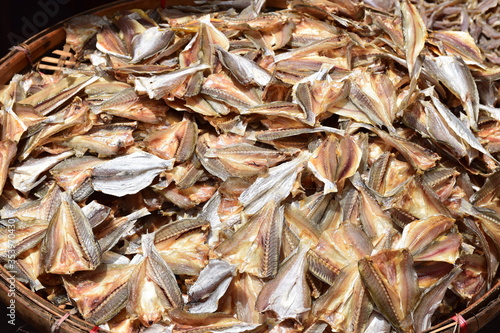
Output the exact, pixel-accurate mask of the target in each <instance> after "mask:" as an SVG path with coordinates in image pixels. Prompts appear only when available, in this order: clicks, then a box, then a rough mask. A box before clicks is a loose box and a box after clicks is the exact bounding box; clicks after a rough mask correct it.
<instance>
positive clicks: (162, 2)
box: [161, 0, 167, 8]
mask: <svg viewBox="0 0 500 333" xmlns="http://www.w3.org/2000/svg"><path fill="white" fill-rule="evenodd" d="M166 5H167V4H166V1H165V0H161V8H165V6H166Z"/></svg>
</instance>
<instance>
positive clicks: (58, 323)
mask: <svg viewBox="0 0 500 333" xmlns="http://www.w3.org/2000/svg"><path fill="white" fill-rule="evenodd" d="M70 314H71V313H69V312H66V314H65V315H64V316H62V317H61V318H59V320H58V321H56V322H55V323H54V325H52V327H51V331H52V332H57V331H58V330H59V327H61V324H62V323H63V321H65V320H66V319H68V318H69V316H70Z"/></svg>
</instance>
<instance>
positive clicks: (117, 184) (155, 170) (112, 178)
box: [92, 151, 173, 197]
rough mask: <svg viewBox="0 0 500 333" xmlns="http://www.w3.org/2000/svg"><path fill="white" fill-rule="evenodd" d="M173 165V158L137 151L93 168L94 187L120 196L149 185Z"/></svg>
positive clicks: (135, 191)
mask: <svg viewBox="0 0 500 333" xmlns="http://www.w3.org/2000/svg"><path fill="white" fill-rule="evenodd" d="M172 166H173V162H172V160H165V159H161V158H159V157H156V156H154V155H152V154H149V153H145V152H142V151H137V152H134V153H132V154H130V155H126V156H122V157H116V158H114V159H112V160H109V161H107V162H105V163H103V164H100V165H98V166H95V167H94V168H93V169H92V187H93V188H94V189H95V190H96V191H101V192H103V193H106V194H110V195H115V196H119V197H121V196H124V195H127V194H134V193H137V192H139V191H140V190H142V189H143V188H145V187H147V186H149V185H150V184H151V182H152V181H153V179H154V178H155V177H156V176H157V175H158V174H159V173H160V172H162V171H163V170H166V169H170V168H171V167H172Z"/></svg>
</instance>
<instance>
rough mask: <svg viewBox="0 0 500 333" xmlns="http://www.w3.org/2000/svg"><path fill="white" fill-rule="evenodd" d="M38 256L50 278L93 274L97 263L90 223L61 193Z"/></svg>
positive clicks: (96, 245) (76, 206)
mask: <svg viewBox="0 0 500 333" xmlns="http://www.w3.org/2000/svg"><path fill="white" fill-rule="evenodd" d="M42 255H43V261H44V267H45V270H46V271H47V272H48V273H53V274H73V273H74V272H77V271H85V270H93V269H95V268H96V267H97V266H98V265H99V263H100V249H99V245H98V244H97V242H96V241H95V239H94V234H93V233H92V229H91V226H90V223H89V221H88V219H87V217H86V216H85V214H84V213H83V211H82V210H81V208H80V207H79V206H78V205H77V204H76V203H75V202H74V201H73V200H72V199H71V197H70V196H69V194H68V193H65V192H63V193H61V205H60V206H59V209H58V210H57V211H56V213H55V214H54V216H53V217H52V219H51V221H50V223H49V225H48V227H47V233H46V235H45V237H44V239H43V242H42Z"/></svg>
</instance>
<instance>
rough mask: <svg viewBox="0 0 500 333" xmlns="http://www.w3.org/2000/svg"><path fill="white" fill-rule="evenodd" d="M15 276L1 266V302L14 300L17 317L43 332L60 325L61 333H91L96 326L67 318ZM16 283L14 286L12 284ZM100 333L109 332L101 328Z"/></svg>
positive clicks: (74, 317) (5, 302) (77, 319)
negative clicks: (14, 277)
mask: <svg viewBox="0 0 500 333" xmlns="http://www.w3.org/2000/svg"><path fill="white" fill-rule="evenodd" d="M12 278H13V276H12V275H11V274H10V273H9V272H8V271H7V270H6V269H5V268H4V267H3V266H0V300H1V301H2V302H3V303H4V304H6V305H7V306H8V305H9V304H11V300H14V303H12V304H14V306H15V317H16V320H18V316H19V317H21V318H22V319H24V320H25V321H26V322H28V323H29V324H30V325H31V326H33V327H35V328H36V329H38V330H39V331H41V332H51V329H52V327H53V326H54V325H55V324H56V323H58V324H59V330H57V332H60V333H75V332H90V331H92V329H94V327H95V326H94V325H92V324H90V323H88V322H86V321H84V320H82V319H81V318H79V317H78V316H74V315H70V316H69V317H67V318H66V319H65V320H61V318H63V317H64V316H67V313H68V312H67V311H63V310H61V309H59V308H58V307H56V306H55V305H53V304H52V303H50V302H48V301H47V300H45V299H43V298H42V297H40V296H39V295H37V294H35V293H34V292H32V291H31V290H30V289H28V288H26V286H25V285H24V284H22V283H21V282H19V281H17V280H15V279H14V280H15V281H13V280H12ZM12 282H14V284H12ZM7 310H9V309H8V308H7ZM99 332H104V333H106V332H109V331H107V330H103V329H101V328H99Z"/></svg>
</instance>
